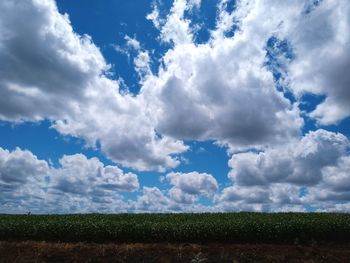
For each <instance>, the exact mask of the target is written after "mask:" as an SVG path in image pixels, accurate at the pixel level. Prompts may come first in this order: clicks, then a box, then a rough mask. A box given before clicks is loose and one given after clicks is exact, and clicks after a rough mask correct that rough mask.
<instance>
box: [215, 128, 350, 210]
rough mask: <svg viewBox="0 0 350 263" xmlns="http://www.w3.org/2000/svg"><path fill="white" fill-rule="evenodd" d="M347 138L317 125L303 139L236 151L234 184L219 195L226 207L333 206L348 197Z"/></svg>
mask: <svg viewBox="0 0 350 263" xmlns="http://www.w3.org/2000/svg"><path fill="white" fill-rule="evenodd" d="M349 146H350V144H349V141H348V139H347V138H346V137H345V136H344V135H342V134H340V133H333V132H328V131H325V130H317V131H314V132H310V133H308V134H306V135H305V136H304V137H302V138H301V139H300V140H299V141H292V142H290V143H289V144H285V145H281V146H275V147H274V148H269V149H267V150H265V151H264V152H260V153H256V152H255V153H254V152H246V153H238V154H234V155H233V156H232V158H231V160H230V161H229V166H230V167H231V168H232V170H231V171H230V173H229V177H230V179H231V180H232V181H233V186H229V187H227V188H224V189H223V190H222V193H220V194H219V195H217V196H216V197H215V201H216V207H218V208H221V209H224V210H230V209H231V210H245V209H248V210H259V211H285V210H292V211H295V210H305V206H306V205H308V206H311V207H314V208H315V209H319V210H323V209H324V210H327V209H328V210H329V211H335V210H337V209H339V207H340V206H339V204H341V203H344V202H348V201H349V200H350V188H349V187H347V184H346V182H347V181H348V179H349V172H348V171H349V168H350V166H349V165H350V157H349V155H348V150H349Z"/></svg>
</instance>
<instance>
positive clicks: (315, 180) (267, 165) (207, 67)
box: [0, 0, 350, 211]
mask: <svg viewBox="0 0 350 263" xmlns="http://www.w3.org/2000/svg"><path fill="white" fill-rule="evenodd" d="M228 4H229V1H227V0H219V1H218V5H217V18H216V23H215V26H214V27H213V28H212V29H210V30H209V39H208V41H206V42H204V43H197V42H196V34H197V33H198V32H197V28H196V25H194V24H193V23H192V22H193V21H191V16H190V14H191V12H194V11H195V10H200V8H201V1H200V0H174V2H173V4H172V7H171V8H170V11H169V14H167V15H166V16H164V17H163V16H162V12H160V11H161V10H160V7H159V6H157V5H156V4H154V6H153V11H152V12H151V13H150V14H149V15H147V17H145V19H149V20H151V21H152V22H153V24H154V26H155V27H156V29H158V30H159V39H160V40H161V42H162V43H163V44H164V47H167V48H168V50H166V51H165V52H164V54H163V56H162V57H161V59H160V63H159V64H160V66H159V68H158V69H157V70H156V71H155V72H152V70H151V67H150V65H151V64H152V60H153V58H152V52H153V51H148V50H146V49H144V48H143V45H142V43H140V42H139V41H138V40H137V39H136V36H135V37H133V38H131V37H129V36H126V37H125V39H124V40H125V41H126V44H127V46H128V48H129V49H133V51H134V52H130V54H129V53H128V55H130V56H134V57H133V66H134V69H135V71H136V72H137V74H138V76H139V79H138V80H137V81H138V84H139V86H140V92H139V93H138V94H131V93H129V92H127V91H125V90H122V89H121V88H120V87H119V82H118V81H116V80H113V79H111V78H110V77H109V76H110V75H111V74H109V73H110V72H109V71H110V70H111V66H110V65H108V63H107V62H106V60H105V58H104V57H103V55H102V53H101V51H100V50H99V48H98V47H97V46H96V45H95V44H94V42H93V39H92V38H91V37H90V36H87V35H79V34H77V33H75V32H74V30H73V28H72V25H71V22H70V19H69V16H68V15H67V14H60V13H59V11H58V8H57V6H56V3H55V1H54V0H41V1H39V0H28V1H21V2H18V1H13V0H3V1H1V3H0V31H1V32H2V34H1V36H0V120H1V121H5V122H8V123H23V122H39V121H42V120H49V121H50V122H51V124H52V128H54V129H56V130H57V131H58V132H59V133H61V134H62V135H66V136H74V137H78V138H82V139H84V141H85V142H86V146H88V147H92V148H96V149H98V150H100V151H101V152H102V153H103V154H104V155H105V156H106V157H107V158H108V159H109V160H111V161H112V162H114V163H116V164H118V165H121V166H124V167H129V168H132V169H134V170H138V171H158V172H165V173H167V175H166V177H165V178H166V179H167V182H168V183H169V184H170V187H169V189H165V190H164V189H160V188H158V187H146V186H141V188H142V194H141V195H138V197H137V198H136V200H134V201H130V202H125V200H123V198H122V197H121V196H120V195H119V192H122V191H129V192H130V191H136V190H138V189H139V188H140V186H139V182H138V179H137V176H136V175H135V174H134V173H124V172H123V171H122V170H121V169H120V168H119V167H118V166H116V165H112V166H106V165H104V164H103V163H102V162H101V161H100V160H98V159H96V158H90V159H89V158H87V157H86V156H84V155H81V154H76V155H72V156H63V157H62V158H61V159H60V161H59V166H58V167H53V166H52V165H50V164H49V163H48V162H47V161H44V160H39V159H38V158H37V157H36V156H35V155H33V154H32V153H31V152H30V151H24V150H21V149H19V148H18V149H16V150H14V151H8V150H5V149H1V148H0V189H1V190H2V191H1V193H0V197H1V199H0V203H1V206H2V209H3V210H6V209H18V210H21V209H25V207H26V206H30V207H36V208H38V207H40V205H39V204H42V203H43V202H44V203H45V202H46V203H47V204H57V206H58V207H61V208H62V209H63V210H65V209H66V210H65V211H76V210H77V211H78V210H79V209H88V210H89V209H90V210H96V209H100V210H101V211H104V210H106V211H109V209H110V207H111V206H113V207H116V206H117V205H118V206H119V208H118V209H121V210H122V211H124V210H128V209H131V210H133V211H166V210H171V211H179V210H180V211H190V210H191V209H192V210H194V211H196V210H200V209H204V210H206V209H209V210H210V209H217V210H232V209H234V210H247V209H248V210H264V211H271V210H274V211H278V210H283V209H289V210H303V209H304V206H305V205H306V204H308V205H314V206H315V207H316V208H317V209H320V210H327V209H349V207H348V206H346V205H345V204H344V203H345V202H347V201H349V198H350V197H349V196H350V194H349V189H348V187H346V181H347V180H348V172H347V171H348V170H349V152H348V151H349V141H348V139H347V138H346V136H344V135H342V134H340V133H334V132H329V131H326V130H323V129H318V130H315V131H308V132H307V133H306V134H303V129H305V128H306V129H309V127H305V126H304V125H305V123H304V117H305V116H307V117H308V118H311V121H315V122H317V124H318V125H323V128H325V127H327V125H330V124H337V123H339V122H341V121H342V120H344V119H346V118H347V117H349V116H350V106H349V105H350V92H349V90H350V89H349V85H350V79H349V76H348V75H349V74H347V70H348V68H349V66H350V64H349V63H350V57H349V52H348V50H349V43H350V30H349V29H350V2H348V1H342V0H323V1H308V0H303V1H292V0H286V1H279V0H241V1H237V2H236V4H235V5H234V7H233V8H231V9H230V8H228ZM276 43H277V44H276ZM131 53H133V54H131ZM269 59H270V60H271V61H269ZM276 73H278V74H276ZM290 92H291V94H290ZM305 94H313V95H320V96H324V97H325V99H324V101H322V102H321V103H319V104H317V105H314V106H315V109H313V110H311V111H310V112H306V113H305V112H302V110H301V109H300V105H301V104H302V103H304V102H305V101H304V98H303V96H304V95H305ZM207 140H210V141H214V142H215V143H216V144H218V145H220V146H223V147H224V150H227V152H228V154H229V156H230V161H229V167H230V168H231V171H230V173H229V175H228V177H229V178H230V180H231V181H232V183H233V184H232V185H230V186H228V187H226V188H224V189H219V186H218V183H217V181H216V179H215V178H214V176H213V175H211V174H207V173H198V172H191V173H181V172H177V173H175V172H169V170H170V169H173V168H175V167H177V166H178V165H179V164H180V163H181V156H180V155H181V154H183V153H185V152H186V151H188V150H189V148H190V147H189V146H188V145H186V143H185V141H186V142H187V141H207ZM203 197H205V198H209V199H210V200H212V201H214V202H215V204H214V206H213V207H203V206H202V205H201V204H200V203H199V200H200V199H201V198H203ZM335 202H338V203H337V204H336V203H335ZM67 203H69V204H72V206H71V207H69V208H68V207H67V205H66V204H67ZM6 207H7V208H6ZM84 207H85V208H84ZM337 207H338V208H337ZM116 209H117V208H116ZM6 211H7V210H6ZM118 211H119V210H118Z"/></svg>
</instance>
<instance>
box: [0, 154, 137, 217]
mask: <svg viewBox="0 0 350 263" xmlns="http://www.w3.org/2000/svg"><path fill="white" fill-rule="evenodd" d="M138 189H139V181H138V178H137V175H136V174H133V173H124V172H123V171H122V170H121V169H120V168H118V167H117V166H110V165H107V166H105V165H104V164H103V163H101V161H99V160H98V159H97V158H90V159H88V158H87V157H86V156H85V155H83V154H75V155H69V156H67V155H65V156H63V157H62V158H61V159H60V160H59V166H58V167H57V168H56V167H52V166H51V165H50V164H49V163H48V162H46V161H44V160H39V159H38V158H37V157H36V156H35V155H34V154H33V153H31V152H30V151H27V150H21V149H20V148H17V149H15V150H14V151H8V150H5V149H2V148H0V190H1V191H0V197H1V198H0V207H1V208H0V209H1V210H2V211H9V210H8V209H10V208H11V209H14V210H16V211H17V212H26V211H27V210H32V211H35V212H40V213H42V212H63V211H68V212H69V211H70V210H73V211H74V209H71V208H69V206H70V205H72V206H79V207H78V208H76V210H77V211H79V209H82V211H89V209H92V210H93V211H98V209H97V207H98V206H99V204H104V205H105V204H110V205H113V206H114V205H115V204H114V203H115V201H118V200H119V199H122V198H121V197H120V196H119V193H121V192H133V191H136V190H138ZM46 205H47V208H45V206H46ZM84 205H86V207H84ZM50 209H52V211H50ZM95 209H96V210H95ZM107 209H109V210H111V209H112V210H113V209H117V207H115V206H114V207H109V208H107ZM118 209H119V208H118Z"/></svg>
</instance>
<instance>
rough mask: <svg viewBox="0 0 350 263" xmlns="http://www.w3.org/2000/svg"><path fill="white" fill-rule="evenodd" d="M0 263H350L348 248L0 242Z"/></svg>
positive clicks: (349, 248)
mask: <svg viewBox="0 0 350 263" xmlns="http://www.w3.org/2000/svg"><path fill="white" fill-rule="evenodd" d="M0 262H6V263H10V262H165V263H166V262H201V263H209V262H230V263H238V262H310V263H311V262H332V263H333V262H350V245H341V246H339V245H337V246H336V245H327V246H324V245H322V246H317V245H312V246H300V245H268V244H259V245H255V244H254V245H252V244H205V245H199V244H166V243H160V244H139V243H137V244H91V243H48V242H34V241H26V242H3V241H0Z"/></svg>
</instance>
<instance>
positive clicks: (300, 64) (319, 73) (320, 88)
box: [287, 0, 350, 125]
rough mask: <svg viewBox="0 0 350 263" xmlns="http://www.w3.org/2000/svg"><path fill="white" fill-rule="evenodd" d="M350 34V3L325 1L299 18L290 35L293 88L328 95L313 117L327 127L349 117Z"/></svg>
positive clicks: (290, 72)
mask: <svg viewBox="0 0 350 263" xmlns="http://www.w3.org/2000/svg"><path fill="white" fill-rule="evenodd" d="M349 32H350V3H349V2H348V1H341V0H335V1H333V0H324V1H320V3H319V4H318V5H317V7H314V8H313V9H312V10H310V12H309V13H307V14H305V15H302V16H300V19H298V20H296V21H295V27H294V28H293V30H291V32H289V35H288V36H287V38H288V39H290V41H291V45H292V46H293V48H294V51H295V53H296V59H295V60H294V61H293V62H292V63H291V65H290V67H289V75H290V85H291V88H292V89H293V90H294V91H295V92H296V93H297V94H303V93H305V92H311V93H315V94H320V95H326V99H325V100H324V101H323V102H322V103H321V104H319V105H318V106H317V107H316V109H315V110H314V111H313V112H311V114H310V116H311V117H313V118H316V119H317V120H318V121H319V122H320V123H321V124H324V125H328V124H334V123H337V122H339V121H341V120H342V119H344V118H346V117H348V116H350V77H349V74H348V68H349V67H350V55H349V48H350V33H349Z"/></svg>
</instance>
